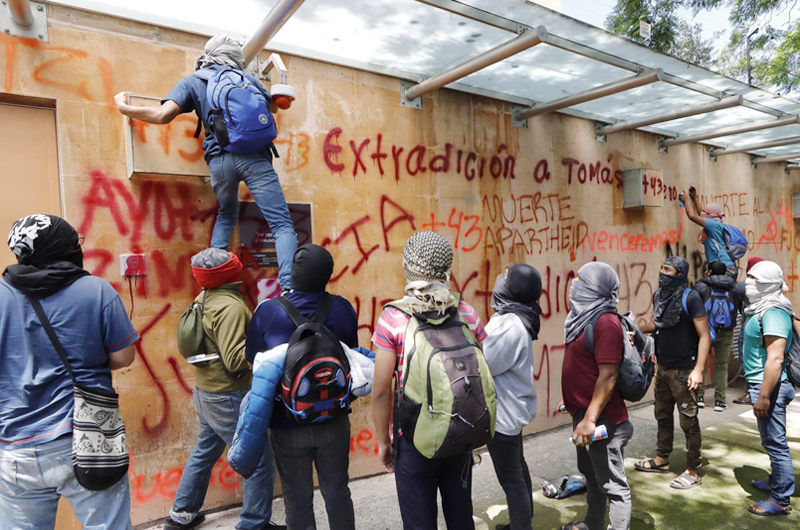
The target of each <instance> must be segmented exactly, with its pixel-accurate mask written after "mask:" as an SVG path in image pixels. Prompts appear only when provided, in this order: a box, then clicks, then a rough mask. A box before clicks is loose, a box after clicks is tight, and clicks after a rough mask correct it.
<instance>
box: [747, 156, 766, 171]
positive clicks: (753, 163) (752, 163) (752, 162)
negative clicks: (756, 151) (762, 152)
mask: <svg viewBox="0 0 800 530" xmlns="http://www.w3.org/2000/svg"><path fill="white" fill-rule="evenodd" d="M759 158H762V159H763V158H764V157H763V156H755V155H750V169H758V164H757V160H758V159H759Z"/></svg>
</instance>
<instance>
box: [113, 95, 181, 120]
mask: <svg viewBox="0 0 800 530" xmlns="http://www.w3.org/2000/svg"><path fill="white" fill-rule="evenodd" d="M128 94H129V93H128V92H120V93H119V94H117V95H116V96H114V104H115V105H116V106H117V109H118V110H119V111H120V113H121V114H124V115H125V116H128V117H130V118H133V119H135V120H139V121H144V122H147V123H155V124H159V125H164V124H166V123H169V122H171V121H172V120H174V119H175V117H176V116H177V115H178V114H181V113H182V112H183V109H181V107H180V105H178V104H177V103H175V102H174V101H172V100H167V101H165V102H164V103H162V104H161V106H160V107H141V106H133V105H128V103H127V101H128Z"/></svg>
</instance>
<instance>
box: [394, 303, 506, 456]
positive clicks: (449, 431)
mask: <svg viewBox="0 0 800 530" xmlns="http://www.w3.org/2000/svg"><path fill="white" fill-rule="evenodd" d="M388 306H391V307H394V308H397V309H399V310H400V311H402V312H404V313H406V314H407V315H409V316H411V320H410V321H409V323H408V326H407V327H406V334H405V342H404V344H405V349H406V354H405V356H404V360H403V380H402V381H400V382H399V383H398V388H397V395H396V399H395V407H396V408H395V418H396V422H397V424H398V425H399V427H400V428H401V429H402V430H403V436H408V437H409V439H410V440H412V441H413V443H414V446H415V447H416V448H417V450H418V451H419V452H420V453H421V454H423V455H424V456H425V457H427V458H445V457H448V456H453V455H458V454H463V453H464V452H465V451H469V450H472V449H476V448H478V447H480V446H482V445H485V444H486V443H488V442H489V440H491V439H492V437H493V436H494V425H495V418H496V412H497V395H496V394H495V389H494V381H493V380H492V375H491V372H490V371H489V366H488V365H487V364H486V358H485V357H484V356H483V350H481V346H480V344H478V341H477V340H476V339H475V336H474V335H473V334H472V331H470V329H469V326H468V325H467V323H466V322H464V321H463V320H462V319H461V316H460V315H459V313H458V307H457V306H454V307H451V308H450V309H448V310H447V311H446V312H445V313H444V314H439V313H436V312H432V313H413V312H412V311H410V310H409V309H408V308H407V306H406V305H405V304H404V303H403V302H402V301H397V302H392V303H390V304H388Z"/></svg>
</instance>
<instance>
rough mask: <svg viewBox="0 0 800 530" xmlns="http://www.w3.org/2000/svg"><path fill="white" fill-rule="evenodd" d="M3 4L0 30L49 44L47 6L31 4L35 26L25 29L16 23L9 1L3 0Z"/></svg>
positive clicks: (0, 15)
mask: <svg viewBox="0 0 800 530" xmlns="http://www.w3.org/2000/svg"><path fill="white" fill-rule="evenodd" d="M17 3H19V2H17ZM2 4H3V5H2V6H0V28H2V31H3V33H4V34H6V35H13V36H14V37H23V38H27V39H34V40H39V41H42V42H48V34H47V5H46V4H44V3H42V2H30V7H31V14H32V15H33V24H32V25H31V26H28V27H25V28H23V27H21V26H20V25H18V24H17V23H16V22H14V19H13V18H12V16H11V7H12V6H9V5H7V4H8V0H3V2H2Z"/></svg>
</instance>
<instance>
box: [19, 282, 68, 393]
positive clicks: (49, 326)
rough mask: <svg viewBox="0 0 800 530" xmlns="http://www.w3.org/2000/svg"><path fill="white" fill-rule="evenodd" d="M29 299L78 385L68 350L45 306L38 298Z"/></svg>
mask: <svg viewBox="0 0 800 530" xmlns="http://www.w3.org/2000/svg"><path fill="white" fill-rule="evenodd" d="M28 301H29V302H30V303H31V305H32V306H33V310H34V311H35V312H36V316H37V317H39V321H40V322H41V323H42V327H43V328H44V331H45V333H47V337H48V338H49V339H50V342H51V343H52V345H53V347H54V348H55V349H56V352H57V353H58V356H59V357H61V362H63V363H64V366H66V368H67V371H68V372H69V376H70V378H71V379H72V384H73V385H75V386H77V380H76V379H75V373H74V372H73V371H72V366H70V364H69V360H68V359H67V352H66V351H64V346H62V345H61V341H60V340H58V336H57V335H56V332H55V330H54V329H53V325H52V324H50V320H49V319H48V318H47V314H46V313H45V312H44V308H42V304H41V302H39V300H38V299H37V298H34V297H32V296H28Z"/></svg>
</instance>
